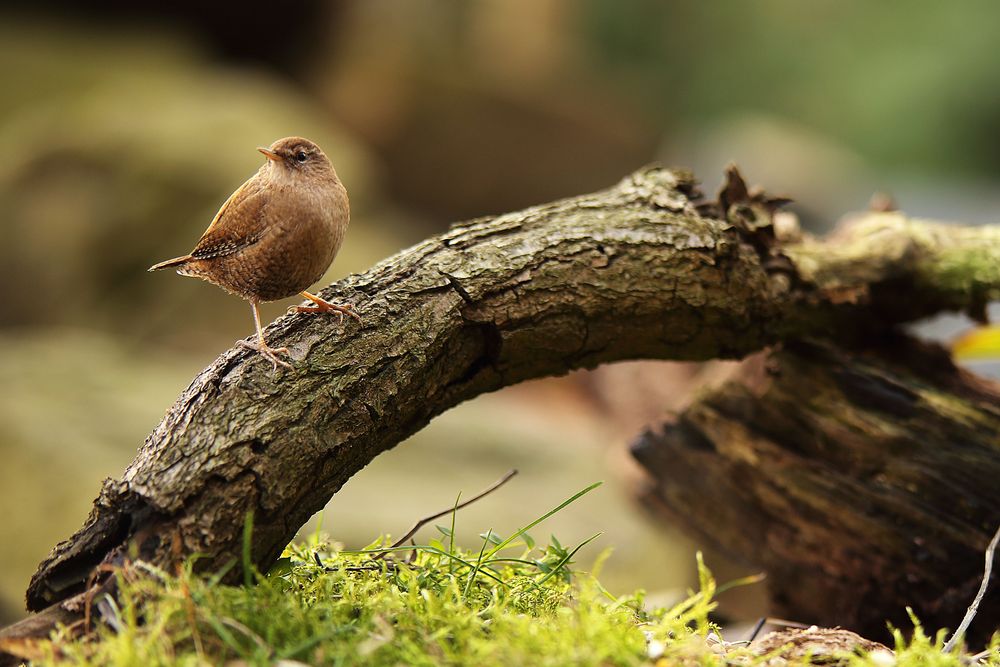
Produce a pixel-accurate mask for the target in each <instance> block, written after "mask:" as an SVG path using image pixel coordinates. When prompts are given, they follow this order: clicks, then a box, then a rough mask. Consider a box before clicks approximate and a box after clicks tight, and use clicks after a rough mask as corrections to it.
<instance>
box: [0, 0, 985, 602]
mask: <svg viewBox="0 0 1000 667" xmlns="http://www.w3.org/2000/svg"><path fill="white" fill-rule="evenodd" d="M163 4H164V6H156V4H154V3H150V6H141V5H142V3H133V2H125V1H124V0H105V1H103V2H98V3H88V6H86V7H84V6H83V5H82V4H81V3H74V2H70V1H69V0H66V1H56V0H32V1H31V2H27V1H22V2H18V1H14V2H7V3H4V6H3V8H2V9H0V75H2V81H3V86H2V87H0V151H2V158H0V216H2V217H0V220H2V222H0V225H2V228H0V229H2V232H3V236H2V239H3V242H2V243H0V386H2V389H0V620H11V619H13V618H16V617H17V616H18V615H19V614H20V613H21V608H22V602H21V599H22V597H21V596H22V594H23V590H24V588H25V586H26V583H27V578H28V577H29V576H30V574H31V572H32V571H33V569H34V567H35V565H36V564H37V563H38V561H39V560H40V559H41V558H43V557H44V556H45V554H46V553H47V552H48V550H49V548H50V547H51V546H52V545H54V544H55V542H56V541H58V540H60V539H63V538H65V537H67V536H69V534H70V533H71V532H72V531H74V530H75V529H76V528H77V527H78V526H79V525H80V523H81V522H82V521H83V519H84V518H85V516H86V513H87V511H88V510H89V507H90V503H91V500H92V499H93V497H94V496H95V495H96V492H97V490H98V487H99V480H100V479H101V478H103V477H107V476H112V477H117V476H119V475H120V473H121V471H122V470H123V469H124V467H125V465H126V464H127V463H128V462H129V461H130V460H131V458H132V456H133V454H134V452H135V450H136V448H137V446H138V445H139V444H140V443H141V442H142V440H143V439H144V437H145V435H146V434H147V433H148V432H149V431H150V430H151V429H152V427H153V426H154V425H155V423H156V422H157V421H158V419H159V418H160V417H161V416H162V414H163V412H164V411H165V410H166V409H167V407H168V406H169V405H170V404H171V403H172V401H173V399H174V398H175V397H176V395H177V394H178V393H179V392H180V391H181V390H182V389H183V388H184V387H185V386H186V384H187V382H188V381H189V380H190V378H192V377H193V376H194V375H195V374H196V373H197V372H198V371H199V370H200V369H201V368H203V367H204V366H205V365H207V364H208V363H209V362H211V360H212V359H213V358H214V357H215V356H216V355H217V354H219V353H220V352H221V351H222V350H223V349H225V348H227V347H229V346H230V345H232V344H233V341H234V340H235V339H237V338H241V337H243V336H246V335H249V334H250V333H251V331H252V320H251V317H250V312H249V308H247V306H246V304H245V303H243V302H241V301H240V300H239V299H236V298H234V297H231V296H229V295H227V294H225V293H223V292H222V291H221V290H218V289H216V288H214V287H211V286H209V285H206V284H204V283H201V282H199V281H194V280H190V279H184V278H180V277H178V276H174V275H171V274H166V273H161V274H148V273H146V272H145V269H146V267H148V266H149V265H150V264H152V263H154V262H156V261H159V260H162V259H165V258H168V257H172V256H175V255H178V254H181V253H183V252H186V251H187V250H189V249H190V247H191V246H192V245H193V243H194V241H195V240H196V239H197V238H198V236H199V234H200V233H201V232H202V231H203V229H204V228H205V227H206V226H207V224H208V222H209V221H210V220H211V219H212V216H213V215H214V213H215V211H216V209H217V208H218V206H219V205H220V204H221V203H222V202H223V201H224V200H225V198H226V197H227V196H228V195H229V193H230V192H231V191H232V190H234V189H235V188H236V187H237V186H238V185H239V184H240V183H241V182H242V181H243V180H244V179H246V178H247V177H248V176H249V175H251V174H252V173H253V171H254V170H255V169H256V168H257V167H258V166H259V164H260V163H261V156H260V155H259V154H258V153H257V152H256V151H255V150H254V147H255V146H258V145H266V144H268V143H270V142H271V141H273V140H274V139H277V138H279V137H282V136H286V135H291V134H299V135H304V136H307V137H310V138H312V139H314V140H315V141H317V143H319V144H320V145H321V146H323V147H324V149H325V150H326V152H327V153H328V154H329V155H330V156H331V158H332V159H333V161H334V163H335V165H336V166H337V169H338V171H339V172H340V174H341V177H342V179H343V180H344V182H345V183H346V184H347V187H348V189H349V191H350V193H351V198H352V204H353V205H352V208H353V224H352V227H351V229H350V232H349V233H348V237H347V242H346V244H345V247H344V249H343V250H342V252H341V255H340V257H339V258H338V260H337V261H336V262H335V264H334V266H333V267H332V268H331V270H330V273H329V274H328V276H327V277H326V278H327V280H330V279H335V278H337V277H338V276H342V275H344V274H346V273H349V272H355V271H362V270H364V269H365V268H366V267H368V266H370V265H371V264H372V263H374V262H376V261H377V260H379V259H381V258H383V257H385V256H386V255H388V254H390V253H392V252H394V251H396V250H398V249H400V248H403V247H405V246H407V245H409V244H412V243H413V242H415V241H417V240H419V239H421V238H423V237H425V236H427V235H429V234H432V233H435V232H438V231H441V230H443V229H444V228H445V227H446V226H447V224H448V223H450V222H453V221H456V220H459V219H463V218H467V217H472V216H479V215H485V214H489V213H495V212H502V211H507V210H512V209H515V208H519V207H523V206H526V205H530V204H533V203H539V202H542V201H546V200H550V199H553V198H557V197H562V196H569V195H573V194H578V193H583V192H587V191H590V190H592V189H595V188H599V187H604V186H607V185H610V184H612V183H614V182H615V181H617V180H618V179H619V178H620V177H621V176H623V175H624V174H626V173H627V172H629V171H631V170H633V169H635V168H638V167H639V166H641V165H642V164H644V163H646V162H649V161H653V160H661V161H664V162H666V163H668V164H676V165H682V166H686V167H691V168H694V169H695V170H696V172H697V173H698V174H699V175H700V176H701V177H702V179H703V181H704V182H705V184H706V186H707V187H708V188H709V189H714V188H715V187H716V186H717V184H718V182H719V180H720V178H719V176H720V174H721V171H722V168H723V166H724V165H725V164H726V163H727V162H729V161H732V160H735V161H737V162H738V163H739V164H740V165H741V166H742V167H743V170H744V173H745V174H746V175H747V176H748V178H749V179H750V180H751V181H752V182H755V183H761V184H765V185H766V186H767V187H768V189H769V190H771V191H774V192H779V193H786V194H790V195H791V196H793V197H794V198H795V199H796V200H797V202H798V203H797V204H796V205H795V207H794V210H795V211H796V212H797V213H798V214H799V215H800V217H801V218H802V220H803V222H804V224H806V225H807V226H808V227H810V228H811V229H814V230H817V231H819V230H822V229H824V228H826V227H828V226H829V225H831V224H832V223H833V222H834V221H835V220H836V219H837V218H838V217H839V216H840V215H842V214H844V213H846V212H848V211H850V210H857V209H862V208H864V207H866V205H867V202H868V200H869V198H870V197H871V196H872V194H873V193H874V192H876V191H878V192H888V193H891V194H892V195H893V196H895V197H896V198H897V200H898V201H899V202H900V204H901V205H902V207H903V209H904V210H906V211H908V212H910V213H914V214H920V215H927V216H936V217H944V218H949V219H957V220H962V221H967V222H987V221H995V220H996V215H995V213H994V212H995V210H996V209H997V205H998V204H1000V196H998V193H1000V188H998V180H1000V151H998V148H997V136H998V133H1000V55H998V50H997V46H996V34H997V33H996V29H997V27H998V26H1000V4H997V3H995V2H990V1H987V0H981V1H975V0H971V1H966V2H962V3H940V2H930V1H929V0H928V1H915V0H906V1H903V0H894V1H885V2H879V3H872V2H862V1H860V0H847V1H845V0H814V1H811V2H801V1H799V0H762V1H758V2H754V3H737V2H721V1H719V2H708V1H705V0H689V1H685V2H654V1H646V2H628V3H623V2H615V1H613V0H580V1H572V0H482V1H472V0H447V1H446V0H344V1H335V0H302V1H300V2H296V3H285V4H282V3H273V2H264V1H262V0H248V1H246V2H240V3H238V4H237V3H207V5H208V6H202V5H203V4H206V3H199V2H195V1H194V0H182V1H180V2H174V3H169V4H166V3H163ZM288 305H289V304H288V303H280V304H275V305H272V306H271V307H269V308H268V309H267V310H266V316H267V317H268V318H273V317H276V316H278V315H279V314H281V313H282V312H283V310H284V309H285V308H286V307H287V306H288ZM950 326H952V327H953V328H954V327H955V326H960V325H954V324H952V325H950ZM727 369H728V366H726V365H725V364H711V365H691V364H665V363H630V364H621V365H617V366H613V367H607V368H603V369H599V370H598V371H596V372H593V373H577V374H573V375H571V376H569V377H567V378H559V379H554V380H546V381H539V382H533V383H529V384H527V385H523V386H519V387H514V388H511V389H508V390H505V391H502V392H499V393H497V394H495V395H490V396H485V397H482V398H481V399H477V400H475V401H472V402H470V403H468V404H465V405H463V406H461V407H459V408H457V409H455V410H453V411H451V412H449V413H448V414H446V415H444V416H443V417H442V418H440V419H439V420H437V421H436V422H435V423H434V424H432V425H431V426H430V427H429V428H428V429H426V430H425V431H423V432H422V433H420V434H418V435H417V436H415V437H414V438H413V441H412V442H409V443H406V444H404V445H403V446H401V447H399V448H398V449H396V450H393V451H392V452H391V453H390V454H388V455H386V456H383V457H381V458H379V459H378V460H377V461H376V462H375V463H374V464H372V465H371V466H369V468H367V469H366V470H364V471H363V472H362V473H360V474H359V475H358V476H357V477H356V478H355V479H353V480H352V481H351V483H350V484H349V485H348V486H347V487H346V488H345V489H344V490H343V492H342V493H340V494H338V496H337V498H336V499H335V500H334V501H333V502H332V503H331V505H330V506H329V507H328V508H327V510H326V511H325V512H324V516H323V528H324V530H326V531H328V532H330V533H331V534H332V535H333V536H334V537H335V538H336V539H338V540H340V541H343V542H345V543H346V544H348V545H351V546H360V545H362V544H365V543H367V542H368V541H369V540H371V539H372V538H374V537H375V536H377V535H378V534H380V533H383V532H390V533H395V534H397V535H398V534H400V533H402V532H403V531H405V529H406V528H408V527H409V525H410V524H411V523H412V522H413V521H414V520H416V519H417V518H418V517H420V516H422V515H424V514H428V513H431V512H433V511H436V510H438V509H441V508H443V507H447V506H449V505H450V504H451V503H452V502H453V501H454V498H455V496H456V494H457V493H458V492H459V491H462V492H464V495H465V496H466V497H468V496H469V495H471V494H473V493H475V492H476V491H478V490H479V489H481V488H483V487H485V486H486V485H487V484H489V483H490V482H492V481H493V480H494V479H496V478H498V477H499V476H501V475H502V474H503V473H504V472H505V471H506V470H507V469H509V468H512V467H516V468H519V469H520V470H521V475H520V476H519V477H518V478H517V479H516V480H515V481H514V482H512V483H511V484H510V485H509V486H508V487H506V488H505V489H504V490H503V491H501V492H500V493H497V494H495V495H493V496H491V497H490V498H489V499H487V500H485V501H483V502H481V503H479V504H478V505H476V506H474V507H472V508H469V509H468V510H466V511H465V512H463V513H462V515H460V517H459V526H460V528H464V530H463V531H461V535H462V536H463V539H464V541H465V542H466V543H467V544H471V543H472V541H473V540H474V539H475V535H476V534H477V533H479V532H483V531H485V530H486V529H488V528H493V529H494V530H495V531H496V532H499V533H500V534H508V533H509V532H511V531H512V530H513V529H515V528H516V527H517V526H519V525H522V524H524V523H526V522H527V521H528V520H530V519H532V518H534V517H535V516H537V515H539V514H541V513H543V512H544V511H546V510H547V509H549V508H550V507H551V506H553V505H555V504H556V503H557V502H558V501H560V500H561V499H562V498H564V497H567V496H569V495H571V494H572V493H573V492H575V491H577V490H579V489H580V488H582V487H584V486H586V485H587V484H589V483H590V482H592V481H595V480H598V479H603V480H606V482H607V483H606V484H605V486H603V487H602V488H601V489H600V490H598V491H597V492H595V493H592V494H591V495H589V496H587V497H586V498H585V499H584V500H582V501H581V502H580V503H578V504H576V505H573V506H572V507H571V508H569V509H568V510H566V511H564V512H563V513H562V514H560V515H559V516H557V517H556V518H554V519H553V520H552V521H551V522H550V523H549V524H547V525H546V526H543V527H542V528H543V530H542V531H541V533H536V535H535V536H536V538H539V539H544V538H545V537H546V535H547V533H549V532H554V533H556V534H557V536H558V537H559V538H560V540H561V541H563V543H572V542H574V541H578V540H582V539H584V538H586V537H587V536H589V535H590V534H591V533H593V532H596V531H599V530H603V531H604V536H603V537H602V538H601V539H600V540H598V542H597V543H596V545H595V546H593V547H589V548H588V550H587V551H585V552H583V554H585V555H583V557H582V560H583V562H584V563H586V562H588V561H589V560H591V559H592V558H593V557H595V556H596V554H597V552H598V550H599V549H600V548H603V547H613V548H614V549H615V554H614V555H613V557H612V558H611V560H610V562H609V563H608V565H607V568H606V570H605V579H606V580H607V583H608V584H609V585H610V586H611V588H612V589H613V590H615V591H616V592H623V591H625V590H627V589H633V588H636V587H643V588H646V589H648V590H650V591H653V592H655V593H656V594H659V595H663V596H670V595H673V594H675V592H676V591H677V590H679V589H682V588H683V587H685V586H686V585H688V584H689V583H690V581H691V577H692V575H693V573H694V559H693V556H692V553H693V551H694V549H695V548H697V547H698V545H694V544H692V543H690V542H689V541H687V540H686V539H685V538H683V537H681V536H679V535H678V534H676V533H675V532H673V531H671V530H670V529H669V528H668V527H664V526H659V525H656V524H655V523H654V522H652V521H651V520H649V519H648V518H647V517H646V516H645V515H644V514H643V513H642V511H641V510H640V509H639V508H638V507H637V506H636V505H635V504H634V503H633V502H632V500H631V493H632V490H633V489H635V488H636V487H637V485H639V484H641V483H642V479H641V475H640V473H639V472H638V470H637V469H636V467H635V466H634V464H632V463H631V461H630V459H629V457H628V454H627V451H626V449H625V447H626V445H627V443H628V440H629V438H630V437H631V436H632V435H634V434H635V433H636V432H637V431H638V430H639V429H640V428H642V426H643V425H644V424H647V423H650V422H652V421H654V420H655V419H657V417H659V416H662V415H663V414H665V413H666V412H667V411H669V410H673V409H677V408H678V407H679V406H682V405H683V403H684V401H685V398H686V396H688V395H689V394H690V392H691V391H692V390H694V389H696V388H697V387H698V386H700V385H702V384H703V383H705V382H711V381H713V380H718V379H719V378H721V377H724V375H725V373H726V372H727ZM312 528H313V526H312V525H310V526H308V527H307V529H309V530H311V529H312ZM708 562H709V565H710V566H712V567H714V568H715V569H716V570H718V571H719V573H720V578H723V579H725V578H729V577H735V576H738V575H741V574H746V573H747V572H749V571H750V570H748V569H747V567H746V566H745V565H743V564H740V563H729V562H727V561H725V560H724V559H723V558H722V557H721V556H719V555H717V554H712V553H711V552H709V558H708ZM758 588H759V587H758ZM761 594H762V591H759V590H758V591H751V592H750V594H749V595H744V596H743V597H735V596H733V597H730V598H729V599H727V598H725V597H724V598H723V601H724V602H725V603H727V605H726V607H724V608H725V609H727V611H728V612H729V614H730V615H731V616H733V617H748V616H751V615H753V614H754V613H757V610H759V608H760V599H761Z"/></svg>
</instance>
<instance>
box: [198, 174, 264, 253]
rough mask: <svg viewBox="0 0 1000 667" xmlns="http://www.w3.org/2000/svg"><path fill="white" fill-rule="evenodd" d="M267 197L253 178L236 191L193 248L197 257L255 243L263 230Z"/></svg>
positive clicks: (233, 249)
mask: <svg viewBox="0 0 1000 667" xmlns="http://www.w3.org/2000/svg"><path fill="white" fill-rule="evenodd" d="M267 202H268V197H265V196H264V192H263V189H262V187H261V184H260V183H259V181H257V179H251V180H249V181H247V182H246V183H244V184H243V185H242V186H241V187H240V188H239V189H238V190H237V191H236V192H234V193H233V194H232V195H231V196H230V197H229V199H227V200H226V203H225V204H223V205H222V208H220V209H219V212H218V213H216V214H215V218H214V219H213V220H212V224H210V225H209V226H208V229H206V230H205V233H204V234H202V235H201V239H199V240H198V244H197V245H195V247H194V250H192V251H191V257H193V258H195V259H211V258H212V257H221V256H222V255H229V254H232V253H234V252H236V251H237V250H241V249H243V248H246V247H247V246H250V245H253V244H254V243H256V242H257V241H259V240H260V237H261V235H262V234H263V232H264V229H265V225H264V212H265V210H266V208H267Z"/></svg>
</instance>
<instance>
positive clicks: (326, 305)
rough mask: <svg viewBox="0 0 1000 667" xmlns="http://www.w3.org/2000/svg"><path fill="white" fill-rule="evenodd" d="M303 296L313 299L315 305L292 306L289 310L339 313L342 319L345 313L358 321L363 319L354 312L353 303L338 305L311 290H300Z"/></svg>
mask: <svg viewBox="0 0 1000 667" xmlns="http://www.w3.org/2000/svg"><path fill="white" fill-rule="evenodd" d="M299 294H301V295H302V296H304V297H305V298H307V299H309V300H310V301H312V302H313V303H314V304H316V305H315V306H292V307H291V308H289V310H294V312H296V313H337V315H338V316H339V317H340V319H341V320H343V319H344V315H348V316H350V317H353V318H354V319H356V320H357V321H358V322H360V321H361V316H360V315H358V314H357V313H356V312H354V306H352V305H351V304H349V303H348V304H345V305H343V306H338V305H337V304H335V303H330V302H329V301H327V300H326V299H322V298H320V297H318V296H316V295H315V294H310V293H309V292H299Z"/></svg>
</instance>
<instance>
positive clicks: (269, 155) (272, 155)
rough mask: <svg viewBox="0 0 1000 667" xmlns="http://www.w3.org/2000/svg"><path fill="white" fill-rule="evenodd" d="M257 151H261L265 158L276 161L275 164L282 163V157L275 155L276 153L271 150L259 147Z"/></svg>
mask: <svg viewBox="0 0 1000 667" xmlns="http://www.w3.org/2000/svg"><path fill="white" fill-rule="evenodd" d="M257 150H259V151H260V152H261V153H263V154H264V157H266V158H267V159H268V160H274V161H275V162H281V156H280V155H278V154H277V153H275V152H274V151H272V150H271V149H270V148H264V147H262V146H258V147H257Z"/></svg>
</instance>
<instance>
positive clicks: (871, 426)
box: [632, 336, 1000, 642]
mask: <svg viewBox="0 0 1000 667" xmlns="http://www.w3.org/2000/svg"><path fill="white" fill-rule="evenodd" d="M632 452H633V454H634V455H635V457H636V458H637V459H638V460H639V461H640V463H642V465H643V466H644V467H645V469H646V470H647V471H648V472H649V473H650V476H651V479H652V482H651V483H650V485H649V487H648V488H647V489H645V490H644V491H643V492H642V494H641V497H642V499H643V500H644V502H645V503H646V505H647V506H649V507H651V508H653V509H654V510H655V511H657V512H658V513H661V514H663V515H665V516H667V517H668V518H669V520H670V521H672V522H677V523H680V524H681V525H682V526H684V527H685V528H686V529H687V530H689V531H691V532H693V533H694V534H696V535H697V536H699V537H700V538H701V539H702V540H704V541H705V542H706V543H709V544H712V545H715V546H716V547H717V548H720V549H722V550H723V551H724V552H726V553H729V554H731V555H733V556H734V557H735V558H738V559H741V560H742V561H743V562H746V563H749V564H752V565H753V566H755V567H760V568H762V569H763V570H764V571H766V572H767V574H768V579H767V582H768V588H769V595H770V600H771V604H772V611H773V612H774V613H776V614H778V615H781V616H783V617H786V618H794V619H796V620H799V621H804V622H807V623H817V624H819V625H827V626H835V625H838V626H845V627H848V628H851V629H852V630H855V631H857V632H860V633H861V634H864V635H865V636H868V637H873V638H881V639H886V638H887V636H888V635H887V628H886V621H887V620H888V621H890V622H892V623H893V624H895V625H896V626H897V627H904V628H905V627H909V625H910V621H909V619H908V617H907V613H906V608H907V607H911V608H912V609H913V610H914V611H915V612H916V614H917V616H918V617H919V618H920V619H921V621H922V622H924V623H925V624H926V625H927V626H928V627H930V628H938V627H950V628H952V629H954V628H955V627H956V625H957V624H958V622H959V621H960V620H961V618H962V616H963V614H964V613H965V609H966V607H967V606H968V605H969V603H970V602H971V601H972V599H973V597H975V595H976V590H977V588H978V587H979V585H980V582H981V579H982V571H983V553H984V552H985V550H986V546H987V544H988V543H989V541H990V536H991V535H992V534H993V533H994V531H996V530H997V527H998V526H1000V483H998V480H1000V385H997V384H995V383H992V382H987V381H985V380H983V379H982V378H979V377H976V376H974V375H972V374H970V373H968V372H966V371H963V370H961V369H959V368H956V367H955V366H954V365H953V364H952V362H951V359H950V357H949V356H948V354H947V353H946V352H945V350H943V349H941V348H939V347H937V346H934V345H928V344H923V343H918V342H916V341H914V340H912V339H909V338H906V337H903V336H889V337H887V338H885V339H883V340H878V341H869V346H867V347H866V348H865V349H862V350H857V351H850V352H849V351H845V350H844V349H842V348H838V347H835V346H834V345H833V344H831V343H829V342H822V343H819V342H795V343H789V344H785V345H784V346H782V347H781V348H779V349H777V350H774V351H770V352H764V353H760V354H758V355H755V356H754V357H752V358H750V359H748V360H747V361H745V362H744V364H743V367H742V368H741V369H740V372H739V373H738V375H737V377H735V378H734V379H732V380H730V381H729V382H727V383H726V384H724V385H723V386H722V387H720V388H718V389H714V390H712V391H709V392H707V393H705V394H704V395H702V396H700V397H698V398H697V400H696V401H695V402H694V403H693V404H692V405H691V406H690V407H688V408H687V409H686V410H684V411H683V412H682V413H681V414H679V415H677V416H676V417H674V418H672V419H670V420H669V421H668V422H666V423H665V424H663V425H661V426H659V427H657V428H654V429H652V430H650V431H648V432H646V433H645V434H643V435H642V436H641V437H640V438H638V440H637V441H636V442H635V443H634V444H633V446H632ZM998 619H1000V594H997V593H996V592H994V593H993V594H992V595H990V596H988V597H987V598H986V599H985V601H984V603H983V605H982V606H981V607H980V610H979V616H978V618H977V622H976V623H974V624H973V625H972V627H971V631H970V634H969V635H968V636H969V638H970V639H972V640H973V641H976V642H979V641H986V640H987V639H988V637H989V635H990V634H991V633H992V632H994V631H995V630H996V629H997V620H998Z"/></svg>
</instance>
